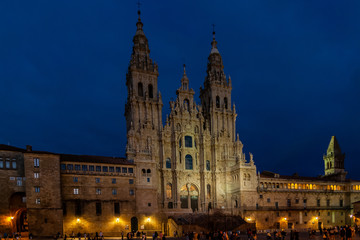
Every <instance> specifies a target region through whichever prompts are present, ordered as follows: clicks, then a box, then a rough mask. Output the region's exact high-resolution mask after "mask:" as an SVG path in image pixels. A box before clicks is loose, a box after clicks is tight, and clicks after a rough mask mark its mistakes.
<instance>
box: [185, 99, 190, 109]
mask: <svg viewBox="0 0 360 240" xmlns="http://www.w3.org/2000/svg"><path fill="white" fill-rule="evenodd" d="M184 108H185V109H186V110H188V111H189V109H190V102H189V99H187V98H185V100H184Z"/></svg>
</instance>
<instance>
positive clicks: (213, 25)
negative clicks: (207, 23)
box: [212, 24, 215, 40]
mask: <svg viewBox="0 0 360 240" xmlns="http://www.w3.org/2000/svg"><path fill="white" fill-rule="evenodd" d="M212 27H213V40H215V24H212Z"/></svg>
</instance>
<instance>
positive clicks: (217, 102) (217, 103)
mask: <svg viewBox="0 0 360 240" xmlns="http://www.w3.org/2000/svg"><path fill="white" fill-rule="evenodd" d="M216 107H217V108H219V107H220V97H219V96H216Z"/></svg>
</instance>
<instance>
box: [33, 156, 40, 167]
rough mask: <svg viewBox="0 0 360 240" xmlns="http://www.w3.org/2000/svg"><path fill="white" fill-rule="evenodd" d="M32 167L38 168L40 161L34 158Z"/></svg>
mask: <svg viewBox="0 0 360 240" xmlns="http://www.w3.org/2000/svg"><path fill="white" fill-rule="evenodd" d="M34 167H40V159H39V158H34Z"/></svg>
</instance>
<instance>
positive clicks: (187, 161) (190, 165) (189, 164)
mask: <svg viewBox="0 0 360 240" xmlns="http://www.w3.org/2000/svg"><path fill="white" fill-rule="evenodd" d="M185 169H187V170H192V169H193V158H192V156H191V155H189V154H188V155H186V156H185Z"/></svg>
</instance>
